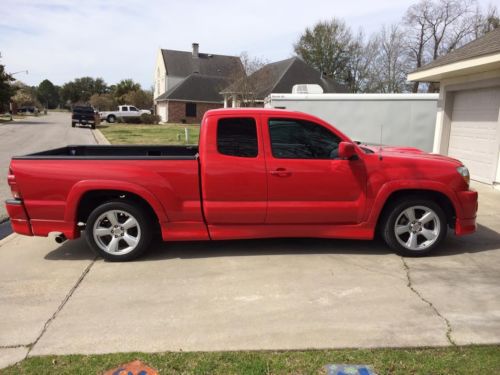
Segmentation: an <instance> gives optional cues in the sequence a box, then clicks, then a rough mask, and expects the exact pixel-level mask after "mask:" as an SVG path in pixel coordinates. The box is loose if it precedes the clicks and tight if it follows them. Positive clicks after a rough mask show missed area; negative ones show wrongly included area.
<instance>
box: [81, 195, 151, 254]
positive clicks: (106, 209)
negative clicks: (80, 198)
mask: <svg viewBox="0 0 500 375" xmlns="http://www.w3.org/2000/svg"><path fill="white" fill-rule="evenodd" d="M113 223H114V224H113ZM127 223H129V224H127ZM151 224H152V223H151V220H150V218H149V216H148V214H147V212H146V211H145V210H144V209H143V208H142V207H140V206H138V205H136V204H133V203H130V202H125V201H110V202H107V203H104V204H102V205H100V206H99V207H97V208H95V209H94V210H93V211H92V212H91V213H90V215H89V217H88V219H87V224H86V229H85V237H86V239H87V242H88V244H89V245H90V247H91V248H92V250H94V252H95V253H97V254H98V255H100V256H101V257H103V258H104V259H106V260H108V261H111V262H124V261H128V260H132V259H135V258H137V257H138V256H140V255H141V254H142V253H144V251H146V250H147V249H148V247H149V245H150V243H151V239H152V230H151V228H152V225H151ZM127 225H128V227H127Z"/></svg>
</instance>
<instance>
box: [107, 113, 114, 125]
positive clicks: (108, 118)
mask: <svg viewBox="0 0 500 375" xmlns="http://www.w3.org/2000/svg"><path fill="white" fill-rule="evenodd" d="M106 121H107V122H109V123H110V124H113V123H114V122H116V117H115V116H113V115H109V116H108V117H107V118H106Z"/></svg>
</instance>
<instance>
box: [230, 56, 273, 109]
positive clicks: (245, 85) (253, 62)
mask: <svg viewBox="0 0 500 375" xmlns="http://www.w3.org/2000/svg"><path fill="white" fill-rule="evenodd" d="M240 60H241V64H242V68H243V69H235V70H234V71H233V72H232V73H231V74H230V76H229V81H230V83H231V84H230V86H229V87H223V88H221V91H222V93H223V94H224V95H231V96H236V97H237V98H238V100H239V104H240V106H242V107H254V106H255V104H256V101H257V100H259V99H261V98H259V97H258V96H259V92H260V91H261V90H262V88H263V87H264V86H265V85H266V83H267V80H268V79H269V77H268V75H267V74H266V72H265V71H263V70H262V68H263V67H264V66H265V65H266V64H267V61H266V60H263V59H260V58H258V57H251V56H249V55H248V53H247V52H242V53H241V54H240Z"/></svg>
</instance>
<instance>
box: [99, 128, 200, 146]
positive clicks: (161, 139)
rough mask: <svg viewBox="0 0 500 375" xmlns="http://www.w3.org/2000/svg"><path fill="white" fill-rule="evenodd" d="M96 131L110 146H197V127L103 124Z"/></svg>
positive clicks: (198, 132) (198, 129) (198, 130)
mask: <svg viewBox="0 0 500 375" xmlns="http://www.w3.org/2000/svg"><path fill="white" fill-rule="evenodd" d="M98 129H99V130H100V131H101V132H102V134H104V136H105V137H106V138H107V139H108V141H110V142H111V144H143V145H146V144H149V145H156V144H160V145H182V144H198V137H199V134H200V126H199V125H187V124H186V125H185V124H166V125H136V124H112V125H109V124H105V125H100V126H98ZM185 129H188V136H189V140H188V142H186V137H185Z"/></svg>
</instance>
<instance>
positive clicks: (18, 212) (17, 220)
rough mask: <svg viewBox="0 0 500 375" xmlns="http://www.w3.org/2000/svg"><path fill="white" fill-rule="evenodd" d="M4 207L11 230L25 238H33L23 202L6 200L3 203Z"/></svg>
mask: <svg viewBox="0 0 500 375" xmlns="http://www.w3.org/2000/svg"><path fill="white" fill-rule="evenodd" d="M5 207H6V208H7V213H8V214H9V217H10V224H11V226H12V230H13V231H14V232H16V233H19V234H24V235H25V236H33V231H32V230H31V225H30V221H29V219H28V215H27V214H26V209H25V208H24V204H23V201H22V200H20V199H8V200H6V201H5Z"/></svg>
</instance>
